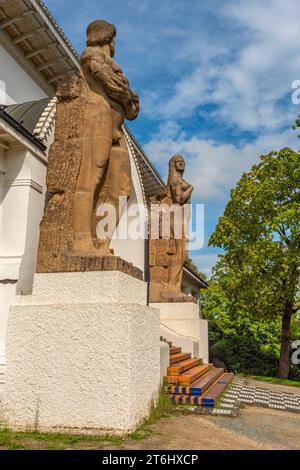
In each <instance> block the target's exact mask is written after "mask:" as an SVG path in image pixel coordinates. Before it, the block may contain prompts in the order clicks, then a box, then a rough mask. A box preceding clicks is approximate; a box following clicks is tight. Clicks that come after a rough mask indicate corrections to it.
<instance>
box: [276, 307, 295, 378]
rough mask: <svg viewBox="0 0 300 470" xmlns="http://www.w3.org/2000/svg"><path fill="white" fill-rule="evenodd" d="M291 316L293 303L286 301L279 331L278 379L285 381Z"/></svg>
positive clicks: (287, 374) (287, 366)
mask: <svg viewBox="0 0 300 470" xmlns="http://www.w3.org/2000/svg"><path fill="white" fill-rule="evenodd" d="M292 315H293V303H292V302H289V301H286V303H285V306H284V312H283V315H282V327H281V328H282V329H281V348H280V359H279V369H278V377H279V378H281V379H287V378H288V377H289V370H290V339H291V320H292Z"/></svg>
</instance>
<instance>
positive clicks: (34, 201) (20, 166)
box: [0, 147, 46, 365]
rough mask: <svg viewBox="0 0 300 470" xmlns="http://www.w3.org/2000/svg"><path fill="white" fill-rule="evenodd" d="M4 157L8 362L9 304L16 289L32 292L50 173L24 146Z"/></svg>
mask: <svg viewBox="0 0 300 470" xmlns="http://www.w3.org/2000/svg"><path fill="white" fill-rule="evenodd" d="M3 161H4V165H3V171H4V174H2V177H1V181H0V184H1V198H0V285H1V294H2V295H1V296H0V365H1V363H3V362H5V339H6V329H7V321H8V311H9V306H10V304H11V303H12V302H13V300H14V296H15V293H16V291H17V293H23V294H29V293H30V292H31V289H32V281H33V275H34V272H35V270H36V252H37V246H38V238H39V224H40V221H41V218H42V215H43V210H44V200H45V177H46V166H45V164H44V163H42V162H41V161H40V160H39V159H38V158H37V157H36V156H34V155H33V154H32V153H31V152H29V151H28V150H26V149H24V148H22V147H20V148H16V149H13V150H9V151H7V152H5V155H4V156H3ZM3 281H5V283H3ZM7 281H9V282H7ZM14 281H18V282H17V283H15V282H14Z"/></svg>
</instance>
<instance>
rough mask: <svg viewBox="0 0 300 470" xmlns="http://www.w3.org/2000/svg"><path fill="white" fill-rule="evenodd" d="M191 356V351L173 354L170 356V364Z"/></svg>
mask: <svg viewBox="0 0 300 470" xmlns="http://www.w3.org/2000/svg"><path fill="white" fill-rule="evenodd" d="M191 356H192V355H191V353H179V354H173V355H172V356H171V357H170V365H172V364H175V363H176V362H180V361H185V360H186V359H191Z"/></svg>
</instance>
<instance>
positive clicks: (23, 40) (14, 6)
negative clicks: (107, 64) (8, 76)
mask: <svg viewBox="0 0 300 470" xmlns="http://www.w3.org/2000/svg"><path fill="white" fill-rule="evenodd" d="M0 43H1V45H2V46H3V47H4V48H5V49H6V50H7V51H8V52H9V54H10V55H11V56H12V57H14V59H15V60H16V61H17V62H18V63H19V65H20V66H21V67H22V68H23V69H24V70H25V71H26V72H27V73H28V75H29V76H31V78H32V79H33V80H34V81H35V82H36V83H37V84H38V85H39V86H40V87H41V89H42V90H43V91H44V92H45V93H46V94H47V95H48V96H53V95H54V93H55V89H56V85H57V83H58V81H59V79H60V78H62V77H64V76H65V75H66V74H68V73H73V72H76V71H78V70H79V68H80V65H79V56H78V54H77V52H76V51H75V49H74V48H73V47H72V45H71V43H70V42H69V41H68V39H67V38H66V36H65V35H64V33H63V32H62V30H61V29H60V28H59V26H58V24H57V23H56V21H55V20H54V18H53V17H52V15H51V14H50V12H49V10H48V9H47V7H46V6H45V5H44V3H43V2H42V1H40V0H2V1H1V2H0Z"/></svg>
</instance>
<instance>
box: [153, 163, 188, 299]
mask: <svg viewBox="0 0 300 470" xmlns="http://www.w3.org/2000/svg"><path fill="white" fill-rule="evenodd" d="M184 169H185V161H184V159H183V157H182V156H181V155H175V156H174V157H172V158H171V160H170V162H169V177H168V183H167V186H166V187H165V190H164V191H162V194H161V195H158V196H156V197H154V198H152V199H151V211H153V210H154V211H155V207H156V205H158V207H160V208H162V211H161V212H160V219H159V238H157V239H151V236H150V243H149V245H150V262H149V264H150V302H180V301H181V302H183V301H189V302H190V301H191V297H190V296H187V295H185V294H183V293H182V292H181V282H182V273H183V266H184V263H185V261H186V259H187V255H188V240H187V237H188V222H189V209H188V206H185V207H184V212H185V216H184V212H183V206H184V205H185V204H188V203H189V201H190V197H191V194H192V192H193V190H194V187H193V186H192V185H191V184H189V183H187V182H186V181H185V180H184V179H183V173H184ZM171 207H172V208H173V211H172V212H171V216H170V236H169V237H168V238H165V237H164V234H163V232H162V217H163V214H164V208H165V210H167V211H168V208H171ZM178 209H179V211H178ZM176 211H178V212H176ZM176 213H177V214H181V216H178V217H177V218H176V216H175V215H172V214H176ZM179 225H180V226H179ZM150 233H151V232H150Z"/></svg>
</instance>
